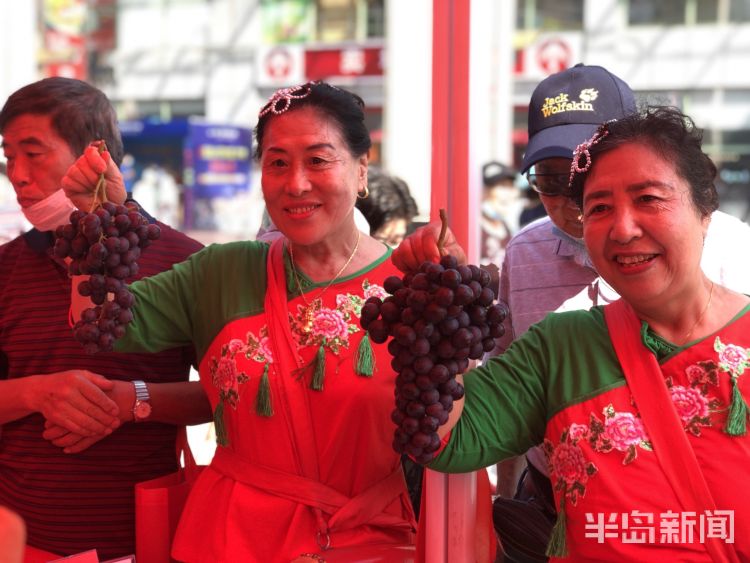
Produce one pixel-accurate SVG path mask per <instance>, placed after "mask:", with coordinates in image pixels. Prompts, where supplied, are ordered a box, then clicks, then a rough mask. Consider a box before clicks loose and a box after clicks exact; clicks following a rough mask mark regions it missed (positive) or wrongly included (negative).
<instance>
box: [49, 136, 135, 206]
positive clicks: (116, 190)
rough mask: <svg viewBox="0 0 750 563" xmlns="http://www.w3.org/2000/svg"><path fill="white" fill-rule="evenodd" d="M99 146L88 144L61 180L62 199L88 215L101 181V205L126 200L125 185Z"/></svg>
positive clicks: (97, 144)
mask: <svg viewBox="0 0 750 563" xmlns="http://www.w3.org/2000/svg"><path fill="white" fill-rule="evenodd" d="M102 149H103V147H102V145H100V144H99V142H97V143H92V144H91V145H89V146H88V147H86V150H85V151H84V152H83V154H82V155H81V156H80V157H79V158H78V160H76V161H75V162H74V163H73V165H72V166H71V167H70V168H68V171H67V172H66V174H65V176H64V177H63V179H62V187H63V190H64V191H65V195H66V196H68V199H70V201H72V202H73V205H75V206H76V207H77V208H78V209H82V210H84V211H90V210H91V209H92V207H94V206H95V199H96V197H97V195H96V189H97V185H98V183H99V179H100V178H101V177H102V175H103V177H104V185H103V187H100V190H101V189H103V195H105V196H106V197H105V198H103V199H104V201H111V202H112V203H114V204H122V203H124V202H125V198H126V196H127V193H126V190H125V183H124V182H123V179H122V174H121V173H120V170H119V169H118V168H117V165H116V164H115V163H114V161H113V160H112V157H111V156H110V154H109V152H108V151H107V150H106V148H104V149H103V150H102Z"/></svg>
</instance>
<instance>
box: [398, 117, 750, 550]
mask: <svg viewBox="0 0 750 563" xmlns="http://www.w3.org/2000/svg"><path fill="white" fill-rule="evenodd" d="M715 174H716V167H715V166H714V164H713V163H712V162H711V160H710V159H709V157H708V156H707V155H705V154H704V153H703V152H702V149H701V134H700V132H699V131H698V130H697V129H696V128H695V127H694V125H693V123H692V121H691V120H690V119H689V118H687V117H686V116H684V115H683V114H682V113H681V112H679V111H678V110H676V109H674V108H649V109H647V110H644V111H643V112H642V113H639V114H635V115H633V116H631V117H628V118H625V119H622V120H619V121H616V122H612V123H607V124H605V125H603V126H602V127H601V128H600V129H599V131H598V132H597V134H596V135H595V136H594V137H593V138H592V139H591V140H590V141H588V142H587V143H584V144H583V145H581V146H579V147H578V149H577V150H576V153H575V155H574V160H573V167H572V170H571V194H570V195H571V197H572V198H573V199H574V200H576V201H577V202H578V204H579V206H580V207H581V209H582V213H583V234H584V240H585V243H586V246H587V248H588V251H589V254H590V256H591V258H592V260H593V263H594V265H595V267H596V269H597V271H598V272H599V273H600V274H601V276H602V277H603V278H604V279H605V280H606V281H607V282H608V283H609V284H611V285H612V286H613V287H614V289H616V290H617V292H618V293H619V294H620V295H621V296H622V299H620V300H619V301H617V302H616V303H613V304H611V305H607V306H604V307H594V308H593V309H591V310H590V311H574V312H567V313H560V314H551V315H549V316H548V317H547V318H545V319H544V320H543V321H542V322H540V323H539V324H537V325H534V326H533V327H532V328H531V329H530V330H529V331H528V333H526V334H525V335H524V336H523V337H521V338H519V339H518V340H517V341H516V342H515V343H514V344H513V345H512V346H511V347H510V348H509V349H508V350H507V351H506V352H505V353H504V354H503V355H501V356H498V357H495V358H492V359H491V360H489V361H488V362H487V363H486V364H485V365H484V366H482V367H478V368H476V369H474V370H471V371H469V372H468V373H466V374H465V375H464V378H465V379H464V381H465V385H466V396H465V399H464V404H463V405H461V406H460V407H462V411H461V412H457V411H458V410H460V407H459V409H456V411H454V416H453V419H452V420H451V421H449V422H448V424H447V425H446V428H445V429H443V434H444V435H446V434H447V433H448V431H450V435H449V436H447V437H446V442H447V444H446V446H445V448H444V450H443V451H442V452H441V453H440V455H439V456H438V457H437V458H436V459H435V460H434V461H433V462H432V463H431V464H430V467H431V468H432V469H436V470H439V471H446V472H459V471H469V470H473V469H478V468H481V467H486V466H489V465H491V464H493V463H496V462H497V461H498V460H500V459H503V458H505V457H509V456H512V455H517V454H519V453H522V452H524V451H525V450H526V449H527V448H528V447H529V446H533V445H535V444H538V443H543V446H544V449H545V451H546V453H547V457H548V460H549V464H550V473H551V479H552V484H553V487H554V492H555V501H556V504H557V507H558V512H559V516H558V521H557V524H556V525H555V529H554V530H553V537H552V540H551V542H550V545H549V547H548V554H549V555H551V556H552V557H553V558H565V557H569V558H570V560H573V561H655V560H658V559H663V560H670V561H706V560H707V559H709V558H710V560H713V561H739V560H748V559H749V558H750V492H748V489H747V487H745V486H744V484H743V483H744V481H745V476H746V475H747V467H748V464H749V463H750V437H748V434H747V431H746V426H747V402H746V401H747V398H748V396H749V395H750V384H748V382H747V377H748V376H747V375H746V374H745V372H746V371H750V315H748V312H750V307H749V306H748V305H749V304H750V299H749V298H748V297H747V296H745V295H741V294H738V293H735V292H733V291H730V290H729V289H726V288H725V287H722V286H721V285H719V284H717V283H715V282H714V281H712V280H710V279H708V278H707V277H706V276H705V275H704V274H703V272H702V271H701V268H700V258H701V253H702V248H703V239H704V237H705V235H706V229H707V227H708V224H709V221H710V215H711V212H712V211H714V210H715V209H716V208H717V206H718V197H717V194H716V190H715V187H714V185H713V180H714V177H715ZM436 233H437V225H429V226H427V227H424V228H423V229H421V230H419V231H417V232H416V233H414V235H412V237H410V238H407V239H406V240H405V241H404V243H402V245H401V246H400V247H399V248H398V249H397V250H396V251H395V254H394V258H393V259H394V262H395V263H396V264H397V265H398V266H399V267H400V268H401V269H402V270H412V269H415V268H416V267H417V265H418V263H419V262H420V261H422V260H424V259H433V260H434V259H435V258H436V257H437V247H436V244H435V240H436ZM449 251H452V252H453V253H454V254H457V255H459V256H462V255H463V252H462V250H461V249H460V248H458V247H452V248H449ZM745 254H746V252H745V251H744V249H743V251H741V252H739V253H738V259H744V256H745Z"/></svg>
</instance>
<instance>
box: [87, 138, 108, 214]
mask: <svg viewBox="0 0 750 563" xmlns="http://www.w3.org/2000/svg"><path fill="white" fill-rule="evenodd" d="M98 145H99V147H98V148H99V154H102V153H103V152H104V151H106V150H107V143H105V142H104V141H103V140H102V141H98ZM106 184H107V182H106V181H105V180H104V172H102V173H101V174H99V180H98V181H97V182H96V188H94V201H93V202H92V203H91V209H90V210H89V213H93V212H94V210H96V209H97V208H98V207H100V206H101V204H102V203H105V202H106V201H107V188H106Z"/></svg>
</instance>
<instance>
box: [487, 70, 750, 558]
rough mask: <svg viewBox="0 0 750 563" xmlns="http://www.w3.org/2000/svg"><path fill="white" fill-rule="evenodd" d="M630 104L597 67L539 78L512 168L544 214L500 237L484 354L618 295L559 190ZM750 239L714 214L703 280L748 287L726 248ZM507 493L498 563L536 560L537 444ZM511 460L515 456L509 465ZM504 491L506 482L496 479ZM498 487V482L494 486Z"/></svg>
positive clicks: (545, 516)
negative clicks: (499, 321) (582, 149)
mask: <svg viewBox="0 0 750 563" xmlns="http://www.w3.org/2000/svg"><path fill="white" fill-rule="evenodd" d="M635 111H636V101H635V96H634V94H633V92H632V90H631V89H630V87H629V86H628V85H627V84H626V83H625V82H624V81H623V80H621V79H620V78H618V77H617V76H615V75H614V74H612V73H611V72H609V71H608V70H607V69H605V68H602V67H600V66H588V65H583V64H577V65H575V66H574V67H572V68H569V69H567V70H564V71H562V72H559V73H557V74H553V75H551V76H549V77H547V78H546V79H544V80H543V81H542V82H540V83H539V84H538V85H537V87H536V89H535V90H534V92H533V93H532V95H531V101H530V103H529V121H528V130H529V142H528V146H527V148H526V152H525V154H524V158H523V162H522V165H521V172H522V173H526V174H527V178H528V180H529V185H530V186H531V188H532V189H533V190H534V191H536V192H537V193H539V196H540V199H541V201H542V204H543V205H544V207H545V209H546V210H547V215H548V217H544V218H542V219H539V220H537V221H534V222H533V223H530V224H529V225H527V226H526V227H525V228H523V229H522V230H521V231H519V232H518V234H516V235H515V236H514V237H513V238H512V239H511V240H510V242H509V243H508V246H507V248H506V253H505V258H504V260H503V264H502V268H501V272H500V291H499V299H500V300H502V301H504V302H505V303H507V304H508V307H509V310H510V314H509V315H508V317H507V318H506V321H505V335H504V336H503V337H502V338H501V339H500V340H499V343H498V346H497V348H496V349H495V350H494V352H493V354H499V353H502V352H504V351H505V349H506V348H507V347H508V346H509V345H510V343H511V342H512V341H513V340H515V339H516V338H517V337H519V336H520V335H521V334H523V333H524V332H526V330H528V328H529V327H530V326H531V325H532V324H534V323H536V322H539V321H540V320H542V319H543V318H544V317H545V316H546V315H547V314H548V313H550V312H562V311H569V310H576V309H589V308H590V307H592V306H595V305H604V304H607V303H609V302H611V301H614V300H616V299H618V298H619V296H618V295H617V293H615V291H614V290H613V289H612V288H611V287H609V286H608V285H607V283H606V282H605V281H604V280H602V279H601V278H600V277H599V275H598V274H597V272H596V271H595V270H594V268H593V266H592V264H591V261H590V260H589V257H588V253H587V252H586V249H585V247H584V245H583V240H582V237H583V226H582V223H581V217H580V210H579V209H578V207H577V206H576V204H575V203H573V201H572V200H569V199H568V198H566V197H565V196H564V195H563V193H565V191H566V188H567V185H568V178H569V175H570V165H571V162H572V154H573V150H574V149H575V148H576V146H577V145H578V144H580V143H582V142H583V141H585V140H587V139H589V138H590V137H591V136H592V135H593V134H594V132H595V131H596V129H597V127H598V126H599V125H600V124H601V123H603V122H605V121H609V120H611V119H620V118H622V117H624V116H626V115H628V114H629V113H632V112H635ZM748 246H750V226H748V225H747V224H746V223H744V222H742V221H740V220H739V219H736V218H735V217H732V216H730V215H727V214H726V213H722V212H720V211H717V212H715V213H714V214H713V216H712V220H711V224H710V227H709V229H708V234H707V236H706V240H705V251H704V253H703V261H702V267H703V270H704V271H705V272H706V274H707V275H708V277H709V278H711V279H713V280H715V281H717V282H720V283H722V285H725V286H727V287H730V288H731V289H733V290H735V291H739V292H741V293H750V266H748V265H747V264H746V263H745V262H744V261H742V260H737V255H736V252H733V249H736V248H748ZM526 461H527V464H526V466H527V467H526V469H525V471H524V473H523V475H522V477H521V480H520V482H519V484H518V488H517V492H516V495H515V499H510V498H503V497H498V499H496V501H495V503H494V511H493V517H494V522H495V529H496V531H497V533H498V536H499V537H500V540H501V543H502V546H503V550H504V551H505V561H545V560H546V557H545V555H544V552H545V549H546V546H547V542H548V540H549V535H550V532H551V530H552V526H553V524H554V521H555V516H556V514H555V508H554V501H553V497H552V488H551V486H550V481H549V474H548V469H547V461H546V458H545V456H544V453H543V452H542V450H541V448H532V449H531V450H529V451H528V452H527V453H526ZM514 462H515V463H514ZM517 469H518V459H516V460H508V461H506V462H503V463H501V464H499V466H498V479H499V480H500V478H501V476H505V478H506V479H511V482H512V483H515V481H516V479H514V478H513V476H514V475H516V474H517ZM505 485H506V490H507V482H506V484H505ZM499 486H500V483H499Z"/></svg>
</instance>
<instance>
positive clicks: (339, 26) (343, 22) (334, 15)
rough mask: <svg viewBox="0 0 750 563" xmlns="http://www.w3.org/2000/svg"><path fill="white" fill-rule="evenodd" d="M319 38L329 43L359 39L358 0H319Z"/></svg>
mask: <svg viewBox="0 0 750 563" xmlns="http://www.w3.org/2000/svg"><path fill="white" fill-rule="evenodd" d="M316 3H317V6H318V10H317V16H318V17H317V20H318V21H317V38H318V40H319V41H323V42H327V43H338V42H340V41H352V40H354V39H357V6H356V0H317V2H316Z"/></svg>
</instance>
